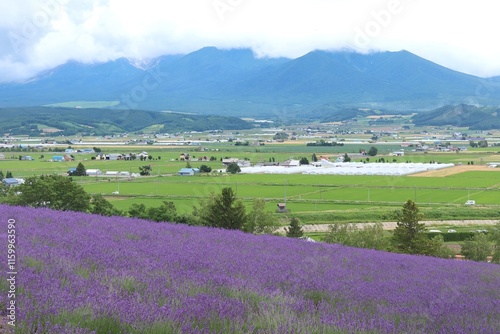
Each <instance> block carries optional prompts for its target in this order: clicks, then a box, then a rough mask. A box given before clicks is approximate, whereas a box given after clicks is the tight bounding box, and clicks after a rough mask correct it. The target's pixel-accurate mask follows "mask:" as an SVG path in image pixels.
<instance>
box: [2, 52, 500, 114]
mask: <svg viewBox="0 0 500 334" xmlns="http://www.w3.org/2000/svg"><path fill="white" fill-rule="evenodd" d="M484 82H485V79H482V78H479V77H475V76H472V75H467V74H464V73H460V72H456V71H453V70H450V69H448V68H445V67H443V66H440V65H438V64H435V63H433V62H430V61H428V60H426V59H423V58H421V57H419V56H417V55H414V54H412V53H410V52H408V51H399V52H379V53H371V54H358V53H353V52H345V51H338V52H327V51H312V52H309V53H307V54H305V55H303V56H301V57H298V58H296V59H286V58H257V57H255V55H254V54H253V52H252V50H250V49H231V50H221V49H216V48H213V47H206V48H203V49H200V50H198V51H195V52H192V53H190V54H187V55H175V56H164V57H160V58H158V59H153V60H151V61H149V62H148V63H147V64H143V65H141V66H137V64H136V62H133V61H130V60H127V59H117V60H115V61H111V62H108V63H101V64H79V63H75V62H69V63H67V64H64V65H61V66H59V67H57V68H55V69H53V70H51V71H47V72H45V73H42V74H40V75H38V76H37V77H35V78H32V79H31V80H29V81H27V82H25V83H10V84H0V106H3V107H12V106H23V107H24V106H35V105H47V104H54V103H61V102H67V101H82V100H86V101H116V103H117V106H116V108H118V109H143V110H174V111H181V112H191V113H201V114H218V115H238V116H242V115H244V116H266V117H270V116H271V117H274V118H280V117H281V118H282V117H284V116H283V115H284V114H286V116H287V117H301V116H302V115H311V112H312V110H315V109H316V108H318V107H320V106H322V105H338V106H339V107H340V108H349V107H352V106H357V107H370V108H385V109H397V110H421V109H430V108H436V107H441V106H443V105H449V104H459V103H471V101H472V102H474V104H483V105H491V104H493V105H497V104H498V103H500V81H498V78H493V79H491V80H488V81H487V87H483V86H484ZM485 90H487V93H484V92H483V91H485ZM478 92H479V93H478ZM322 116H324V117H328V115H322Z"/></svg>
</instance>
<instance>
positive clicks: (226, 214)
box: [193, 188, 246, 230]
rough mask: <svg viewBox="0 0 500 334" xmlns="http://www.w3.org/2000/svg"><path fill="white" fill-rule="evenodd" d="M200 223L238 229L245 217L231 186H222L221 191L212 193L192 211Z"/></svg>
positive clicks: (241, 205) (242, 207)
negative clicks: (197, 208) (198, 207)
mask: <svg viewBox="0 0 500 334" xmlns="http://www.w3.org/2000/svg"><path fill="white" fill-rule="evenodd" d="M193 214H194V215H197V216H198V218H199V222H200V223H201V224H202V225H205V226H210V227H219V228H224V229H228V230H239V229H241V228H242V227H243V224H244V223H245V218H246V212H245V206H244V205H243V203H242V202H241V201H239V200H237V198H236V194H235V193H234V191H233V189H232V188H222V192H221V193H220V194H218V195H213V196H211V198H210V199H209V200H208V201H207V202H204V203H201V207H200V209H199V210H195V212H194V213H193Z"/></svg>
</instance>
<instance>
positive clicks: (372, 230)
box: [323, 223, 389, 250]
mask: <svg viewBox="0 0 500 334" xmlns="http://www.w3.org/2000/svg"><path fill="white" fill-rule="evenodd" d="M323 241H325V242H327V243H338V244H342V245H346V246H352V247H359V248H370V249H378V250H386V249H387V247H388V245H389V242H388V240H387V238H386V237H385V235H384V229H383V226H382V224H381V223H377V224H374V225H364V227H363V228H362V229H359V228H358V227H357V225H355V224H339V223H335V224H333V225H331V226H330V232H329V233H328V234H327V235H326V236H325V237H324V240H323Z"/></svg>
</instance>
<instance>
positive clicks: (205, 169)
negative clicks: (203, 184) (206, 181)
mask: <svg viewBox="0 0 500 334" xmlns="http://www.w3.org/2000/svg"><path fill="white" fill-rule="evenodd" d="M211 171H212V167H209V166H207V165H201V166H200V172H201V173H210V172H211Z"/></svg>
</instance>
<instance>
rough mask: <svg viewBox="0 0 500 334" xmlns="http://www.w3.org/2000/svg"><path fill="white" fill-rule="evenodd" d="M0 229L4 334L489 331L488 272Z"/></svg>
mask: <svg viewBox="0 0 500 334" xmlns="http://www.w3.org/2000/svg"><path fill="white" fill-rule="evenodd" d="M0 220H1V221H3V222H5V223H7V222H9V223H10V224H11V225H10V226H9V227H8V228H9V230H15V236H16V238H15V250H16V253H15V254H16V261H15V263H14V265H13V266H12V267H10V268H6V264H7V261H4V262H3V266H4V267H3V268H4V272H8V271H10V272H12V271H15V272H17V274H14V276H15V282H16V288H17V290H16V299H15V302H16V304H15V305H16V307H17V310H18V312H17V314H16V316H17V317H16V325H17V327H16V333H33V332H37V333H62V332H65V333H67V332H72V333H90V332H91V331H97V332H98V333H100V332H106V333H107V332H112V333H118V332H126V333H354V332H357V333H481V334H493V333H498V328H500V314H499V313H498V300H499V299H500V291H499V290H498V286H500V266H498V265H494V264H487V263H475V262H467V261H455V260H443V259H437V258H428V257H423V256H409V255H398V254H391V253H385V252H379V251H372V250H362V249H354V248H348V247H342V246H339V245H331V244H322V243H309V242H306V241H303V240H297V239H290V238H284V237H274V236H254V235H251V234H245V233H243V232H239V231H228V230H219V229H215V228H210V229H209V228H201V227H191V226H186V225H173V224H162V223H152V222H147V221H143V220H139V219H127V218H123V217H121V218H120V217H102V216H97V215H88V214H82V213H74V212H56V211H51V210H48V209H32V208H25V207H11V206H0ZM7 233H10V234H11V235H12V234H13V232H7V229H4V231H3V232H1V236H2V240H5V241H6V240H7ZM0 289H1V295H2V296H3V297H2V298H1V299H0V310H1V312H2V315H6V312H7V310H8V309H7V305H9V304H8V302H9V299H8V297H7V296H8V294H7V290H8V289H9V286H8V285H7V284H2V285H0ZM9 312H10V311H9Z"/></svg>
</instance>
